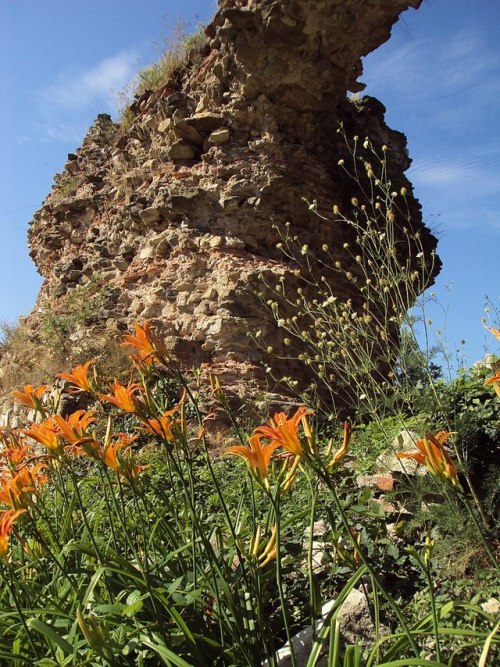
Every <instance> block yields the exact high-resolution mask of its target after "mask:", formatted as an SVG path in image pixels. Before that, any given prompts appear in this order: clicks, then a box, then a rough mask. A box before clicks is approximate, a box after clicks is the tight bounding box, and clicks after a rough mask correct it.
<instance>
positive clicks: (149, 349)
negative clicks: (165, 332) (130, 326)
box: [122, 321, 167, 365]
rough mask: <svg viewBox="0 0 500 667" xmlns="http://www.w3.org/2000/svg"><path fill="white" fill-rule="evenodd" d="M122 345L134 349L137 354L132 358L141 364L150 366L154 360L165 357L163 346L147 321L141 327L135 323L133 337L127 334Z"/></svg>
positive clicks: (165, 352) (165, 349)
mask: <svg viewBox="0 0 500 667" xmlns="http://www.w3.org/2000/svg"><path fill="white" fill-rule="evenodd" d="M122 345H125V346H129V347H133V348H135V349H136V350H137V351H138V353H139V354H138V355H137V356H136V357H134V356H133V355H132V356H133V358H134V359H136V360H137V361H138V362H139V363H141V364H146V365H150V364H152V363H153V362H154V359H155V358H157V359H158V358H159V357H166V356H167V348H166V347H165V344H164V343H163V342H162V341H160V340H159V339H158V338H157V337H156V336H155V335H154V334H153V332H152V330H151V324H150V323H149V322H148V321H146V322H144V324H143V325H142V326H141V325H140V324H138V323H136V324H135V336H133V335H132V334H127V335H126V336H125V337H124V339H123V343H122Z"/></svg>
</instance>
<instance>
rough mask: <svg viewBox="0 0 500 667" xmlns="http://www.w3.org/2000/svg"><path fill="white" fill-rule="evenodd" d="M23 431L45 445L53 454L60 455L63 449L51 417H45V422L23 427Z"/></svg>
mask: <svg viewBox="0 0 500 667" xmlns="http://www.w3.org/2000/svg"><path fill="white" fill-rule="evenodd" d="M23 433H24V434H25V435H27V436H28V438H32V439H33V440H36V441H37V442H39V443H40V444H41V445H43V446H44V447H46V448H47V449H48V450H49V451H50V452H51V453H52V454H54V455H55V456H59V455H61V454H62V453H63V451H64V445H63V442H62V439H61V437H60V436H59V434H58V432H57V430H56V425H55V423H54V421H53V418H52V417H51V418H50V419H47V421H46V422H45V423H42V424H37V423H34V424H31V428H29V429H24V430H23Z"/></svg>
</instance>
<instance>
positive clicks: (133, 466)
mask: <svg viewBox="0 0 500 667" xmlns="http://www.w3.org/2000/svg"><path fill="white" fill-rule="evenodd" d="M136 438H137V436H127V435H121V436H120V438H119V439H118V440H116V441H115V442H110V443H109V444H108V445H107V447H106V448H105V449H104V451H103V452H102V454H101V461H102V462H103V463H104V465H106V466H108V468H111V469H112V470H115V471H116V472H118V473H120V475H122V476H123V477H125V479H126V480H127V481H129V482H130V483H133V482H134V481H135V480H136V479H137V477H138V475H139V474H140V473H141V472H142V471H143V470H145V469H146V468H147V467H148V466H142V465H139V464H137V463H134V462H133V460H132V452H131V450H130V449H129V447H130V445H131V444H132V442H133V441H134V440H135V439H136ZM122 451H123V454H122V455H120V456H119V452H122Z"/></svg>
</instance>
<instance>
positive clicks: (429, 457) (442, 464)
mask: <svg viewBox="0 0 500 667" xmlns="http://www.w3.org/2000/svg"><path fill="white" fill-rule="evenodd" d="M450 435H453V433H450V432H445V431H439V433H437V434H436V435H432V433H430V432H429V431H427V432H426V433H425V437H424V438H421V439H420V440H417V443H416V445H417V449H418V452H397V453H396V456H397V457H398V459H413V460H414V461H417V463H420V464H421V465H424V466H425V467H426V468H427V470H428V471H429V472H430V473H432V474H433V475H436V477H440V478H441V479H447V480H449V481H450V482H451V483H452V484H453V485H454V486H458V477H457V469H456V466H455V464H454V463H453V461H452V460H451V458H450V456H449V455H448V454H447V452H446V451H445V449H444V447H443V444H444V442H445V441H446V440H447V439H448V438H449V437H450Z"/></svg>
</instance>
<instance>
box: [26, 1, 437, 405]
mask: <svg viewBox="0 0 500 667" xmlns="http://www.w3.org/2000/svg"><path fill="white" fill-rule="evenodd" d="M419 4H420V0H369V1H368V0H351V1H350V2H349V3H348V4H347V5H346V3H345V0H316V1H315V2H311V1H310V0H279V1H278V0H220V2H219V10H218V12H217V14H216V16H215V17H214V20H213V22H212V23H211V24H210V25H209V26H208V28H207V31H206V34H207V39H208V42H207V46H206V47H205V49H203V50H202V51H201V52H200V53H199V54H197V56H196V58H195V57H193V58H191V60H190V61H188V62H187V63H186V65H184V66H183V67H181V68H180V69H179V70H178V71H176V72H174V73H173V74H172V75H171V77H170V79H169V80H168V81H166V82H165V84H164V85H163V86H160V87H159V88H158V89H157V90H155V91H152V92H151V91H150V92H147V93H145V94H144V95H142V96H141V97H140V98H138V99H137V100H136V101H135V102H134V104H133V105H132V106H131V107H130V115H131V116H132V117H133V120H132V122H131V123H130V124H128V125H127V127H126V128H125V127H124V126H121V125H119V124H115V123H113V122H112V120H111V118H110V117H109V116H106V115H105V114H101V115H100V116H99V117H98V118H97V120H96V122H95V123H94V125H93V126H92V127H91V128H90V130H89V132H88V134H87V136H86V137H85V140H84V142H83V145H82V146H81V148H79V149H78V150H77V151H76V152H75V153H74V154H72V155H71V156H70V158H69V161H68V165H67V167H66V168H65V170H64V171H63V173H62V174H59V175H57V176H56V177H55V187H54V189H53V191H52V192H51V193H50V194H49V195H48V197H47V198H46V200H45V201H44V203H43V205H42V207H41V208H40V210H39V211H38V212H37V213H36V214H35V216H34V218H33V221H32V223H31V226H30V231H29V244H30V249H31V252H30V254H31V256H32V258H33V259H34V261H35V264H36V266H37V268H38V270H39V272H40V273H41V274H42V276H43V278H44V283H43V285H42V288H41V291H40V295H39V299H38V302H37V306H36V307H35V309H34V311H33V313H32V315H31V316H30V317H29V318H28V320H27V323H26V327H27V328H28V329H29V330H30V331H31V334H30V335H31V339H32V340H33V341H36V337H37V332H38V331H39V330H40V326H41V317H40V312H41V310H43V308H42V306H43V304H46V303H50V304H51V307H52V308H53V309H54V310H56V311H60V310H61V309H64V306H65V303H66V301H65V300H67V299H68V298H70V296H71V294H72V292H73V290H74V289H75V288H76V283H77V282H80V280H84V281H91V282H92V284H95V285H97V286H98V287H99V288H100V289H101V290H104V289H106V299H105V300H104V301H103V300H102V299H101V300H100V301H99V300H98V299H97V296H96V297H95V298H96V302H95V317H96V318H97V320H99V323H100V325H103V324H105V323H106V322H109V323H113V326H114V328H115V330H121V331H123V330H125V329H126V328H129V327H130V326H131V325H132V323H133V321H134V320H136V319H143V318H145V317H148V318H152V319H153V320H154V323H155V324H156V326H157V327H158V328H159V329H160V331H161V332H163V333H164V334H165V335H167V336H171V337H172V339H175V340H176V341H177V343H176V345H175V346H174V347H175V350H176V354H177V355H178V357H179V360H180V361H181V362H183V363H185V364H186V365H187V366H188V367H191V366H192V365H193V364H194V363H198V364H202V365H203V367H204V368H207V369H211V370H213V371H214V372H217V373H220V374H221V376H222V380H223V381H224V382H225V383H226V384H230V385H231V386H232V387H233V388H234V391H235V393H245V391H248V387H250V386H252V387H258V388H262V387H266V382H267V378H268V377H269V375H267V374H266V373H265V371H264V369H263V367H262V361H263V359H264V358H265V357H266V354H265V348H266V347H267V346H272V347H273V349H274V351H275V354H276V357H275V358H273V359H266V361H267V362H268V363H270V364H271V365H272V366H273V374H274V375H275V376H277V377H279V376H280V375H283V374H287V375H290V374H296V376H297V377H301V376H302V375H304V374H305V373H306V372H307V369H306V368H305V367H304V366H303V365H302V364H301V362H299V361H292V360H290V359H287V356H289V355H287V354H286V352H287V350H286V348H285V346H284V343H283V336H282V333H281V331H280V330H278V329H277V328H276V326H275V325H274V323H273V322H272V320H271V318H270V317H269V313H268V311H267V309H266V307H265V306H264V305H263V300H265V289H264V287H263V285H264V283H267V284H270V285H275V284H277V283H278V282H279V280H280V277H282V276H287V277H289V279H290V281H291V282H290V284H291V285H292V286H293V284H294V282H293V281H294V280H295V282H297V280H298V279H296V278H294V274H293V267H292V266H291V265H290V263H289V262H288V261H286V260H284V258H283V255H282V254H281V253H280V252H279V251H278V250H277V249H276V243H277V241H279V232H278V231H277V230H279V229H284V228H285V225H289V229H290V231H291V233H293V234H296V235H297V236H298V237H299V238H300V239H301V240H302V242H303V243H305V244H308V247H309V252H310V257H311V258H314V257H315V256H316V255H318V254H319V253H320V252H321V248H322V245H323V244H328V245H329V247H330V248H332V249H333V250H332V252H333V253H334V255H335V257H334V259H335V258H336V257H338V259H339V260H340V261H342V262H343V264H344V265H345V266H346V265H348V263H349V262H352V261H353V260H352V257H351V256H350V255H349V254H347V253H346V252H345V251H344V250H343V249H342V246H343V243H344V242H345V241H350V242H354V243H355V239H352V232H351V230H350V229H349V228H348V227H347V226H346V225H343V224H341V223H340V222H339V221H338V220H336V219H335V216H334V215H333V214H332V203H337V204H339V205H342V204H343V203H348V202H350V200H351V197H352V196H353V195H354V194H356V190H355V186H354V185H353V183H352V182H351V181H350V180H349V179H348V178H346V176H345V174H344V172H343V171H342V170H341V169H340V168H339V166H338V160H339V159H340V158H345V157H346V153H345V146H344V143H343V139H342V138H341V137H340V135H338V134H337V133H336V129H337V124H338V122H339V121H342V122H343V124H344V127H345V129H346V132H347V133H348V134H350V135H351V136H352V135H355V134H357V135H359V136H362V137H364V136H369V137H370V139H371V141H372V143H373V144H374V145H375V146H377V147H380V146H381V145H382V144H385V145H386V146H387V147H388V152H387V155H388V172H389V177H390V179H391V181H392V184H393V185H394V187H395V188H400V187H402V186H404V187H405V188H406V189H407V192H408V195H407V201H408V205H409V207H410V210H411V212H412V216H413V221H414V222H413V230H414V231H419V232H420V238H421V244H422V247H423V249H424V250H426V251H430V250H431V249H433V248H434V247H435V245H436V240H435V238H434V237H433V236H432V234H431V233H430V232H429V230H428V229H427V228H425V226H424V225H423V224H422V219H421V213H420V206H419V203H418V201H417V200H416V199H414V198H413V196H412V188H411V185H410V183H409V182H408V181H407V179H406V178H405V176H404V171H405V170H406V169H407V168H408V166H409V164H410V160H409V159H408V157H407V152H406V141H405V137H404V136H403V135H402V134H401V133H399V132H396V131H394V130H391V129H390V128H388V127H387V126H386V125H385V123H384V111H385V109H384V107H383V105H382V104H381V103H380V102H377V101H376V100H374V99H372V98H363V99H362V100H360V101H358V102H351V101H349V100H348V99H347V98H346V92H347V91H348V90H354V89H358V88H359V87H360V84H359V82H358V81H357V79H358V76H359V74H360V72H361V65H360V58H361V57H362V56H363V55H366V54H367V53H369V52H370V51H371V50H373V49H375V48H376V47H377V46H378V45H379V44H381V43H383V42H384V41H385V40H387V39H388V38H389V36H390V31H391V27H392V25H393V24H394V22H395V21H396V20H397V18H398V16H399V14H400V13H401V12H402V11H403V10H405V9H406V8H407V7H418V5H419ZM67 193H70V195H69V196H67ZM305 200H307V201H312V200H316V202H317V211H318V212H319V213H320V214H321V215H322V216H323V218H324V219H320V218H319V217H317V216H316V215H315V214H314V212H313V211H312V210H311V209H310V207H309V206H308V204H307V203H306V201H305ZM402 247H404V248H407V242H406V240H405V242H404V244H402ZM75 258H78V259H79V260H80V261H81V266H79V267H75V266H71V268H70V266H69V264H68V262H69V263H71V262H72V261H73V260H74V259H75ZM353 270H354V271H355V270H356V267H353ZM438 270H439V262H438V261H436V262H435V263H434V265H433V268H432V271H433V272H434V273H435V272H437V271H438ZM75 272H80V273H81V276H82V278H80V276H77V274H76V273H75ZM61 286H63V288H62V287H61ZM334 290H335V292H336V293H337V294H339V295H341V296H344V297H345V298H352V299H353V302H354V303H360V302H361V296H360V293H359V291H357V290H356V289H355V288H353V285H352V284H350V283H348V281H347V280H343V279H342V278H340V277H339V278H338V280H337V281H336V283H335V286H334ZM110 295H111V296H110ZM260 295H262V296H260ZM103 304H104V305H103ZM248 330H250V332H251V333H254V334H256V333H257V332H260V335H261V338H260V340H263V341H264V344H263V349H260V348H259V347H258V346H257V345H256V344H255V340H254V339H253V338H252V337H249V336H248V335H247V332H248ZM93 333H94V331H93V325H88V326H87V325H86V326H85V327H83V333H82V336H83V337H85V336H87V337H88V338H91V337H92V336H93ZM73 350H74V351H75V352H76V351H78V346H77V345H75V346H73V348H72V351H73ZM280 358H281V359H283V361H282V360H280ZM285 359H287V360H286V361H284V360H285ZM68 363H71V359H68ZM270 390H271V391H272V390H273V388H272V387H271V388H270ZM280 391H281V390H280ZM253 393H254V394H256V393H257V392H255V391H254V392H253ZM278 395H279V391H278Z"/></svg>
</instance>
